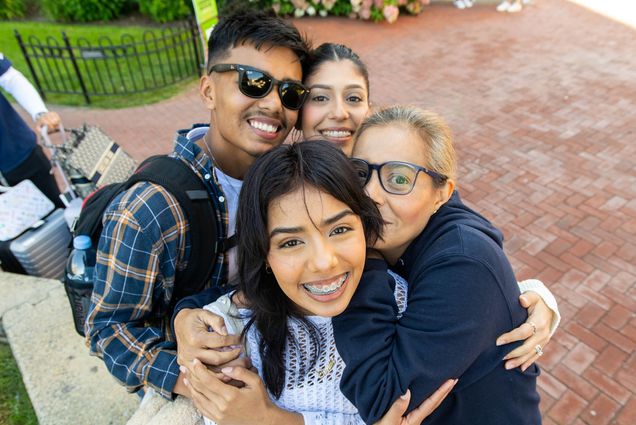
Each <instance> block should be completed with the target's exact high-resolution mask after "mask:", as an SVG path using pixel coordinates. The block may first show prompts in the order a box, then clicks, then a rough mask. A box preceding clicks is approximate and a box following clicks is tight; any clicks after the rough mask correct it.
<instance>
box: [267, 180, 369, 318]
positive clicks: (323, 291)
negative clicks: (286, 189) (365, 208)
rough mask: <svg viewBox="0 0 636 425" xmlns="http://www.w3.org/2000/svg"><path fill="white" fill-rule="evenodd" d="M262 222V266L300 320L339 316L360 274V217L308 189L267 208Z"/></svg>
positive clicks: (363, 251) (362, 248) (362, 243)
mask: <svg viewBox="0 0 636 425" xmlns="http://www.w3.org/2000/svg"><path fill="white" fill-rule="evenodd" d="M267 217H268V223H267V231H268V233H269V237H270V246H269V253H268V255H267V263H268V265H269V267H271V270H272V273H274V276H275V277H276V281H277V282H278V285H279V286H280V288H281V290H282V291H283V292H284V293H285V295H286V296H287V297H288V298H289V299H290V300H291V301H292V302H293V303H294V304H296V305H297V306H298V307H299V308H300V310H301V311H302V312H304V313H305V314H309V315H316V316H323V317H333V316H336V315H338V314H340V313H342V312H343V311H344V309H345V308H346V307H347V305H349V302H350V301H351V297H352V296H353V293H354V292H355V290H356V288H357V287H358V283H359V281H360V277H361V276H362V270H363V269H364V262H365V256H366V241H365V235H364V228H363V225H362V221H361V220H360V217H359V216H357V215H355V214H354V213H353V212H352V211H351V209H350V208H349V207H348V206H347V205H346V204H344V203H342V202H340V201H339V200H337V199H336V198H334V197H333V196H331V195H329V194H327V193H325V192H322V191H319V190H318V189H316V188H314V187H312V186H305V188H304V190H303V189H302V188H301V189H298V190H295V191H293V192H291V193H288V194H286V195H284V196H282V197H280V198H278V199H277V200H275V201H274V202H272V203H270V205H269V208H268V213H267Z"/></svg>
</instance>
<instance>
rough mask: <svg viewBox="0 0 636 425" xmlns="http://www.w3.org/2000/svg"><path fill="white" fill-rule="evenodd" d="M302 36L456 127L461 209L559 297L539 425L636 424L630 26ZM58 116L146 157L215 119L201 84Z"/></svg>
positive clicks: (343, 29) (359, 26)
mask: <svg viewBox="0 0 636 425" xmlns="http://www.w3.org/2000/svg"><path fill="white" fill-rule="evenodd" d="M297 25H298V26H299V27H301V28H302V29H303V30H305V31H307V32H308V33H309V34H311V35H312V36H313V37H314V39H315V40H316V41H326V40H332V41H333V40H335V41H339V42H343V43H346V44H348V45H350V46H352V47H353V48H354V49H355V50H356V51H358V52H359V53H360V56H361V57H362V58H363V59H364V60H365V61H366V62H367V63H368V64H369V68H370V73H371V80H372V87H371V90H372V93H371V94H372V100H373V101H374V102H375V103H376V104H386V103H393V102H404V103H415V104H418V105H423V106H426V107H429V108H432V109H434V110H437V111H439V112H441V113H442V114H443V115H444V116H445V117H446V118H447V119H448V121H449V122H450V124H451V125H452V127H453V129H454V131H455V135H456V140H457V146H458V151H459V155H460V160H461V165H462V166H461V169H460V177H459V186H460V189H461V191H462V192H463V195H464V197H465V199H467V200H468V201H469V202H470V203H472V204H473V205H477V207H478V209H479V210H480V211H482V212H483V213H485V215H486V216H488V217H490V218H491V219H493V221H494V222H495V223H496V224H497V225H499V226H501V227H502V228H503V229H504V231H505V233H506V237H507V245H506V249H507V252H508V254H509V255H510V257H511V258H512V261H513V263H514V266H515V269H516V270H517V272H518V276H519V278H527V277H539V278H541V279H543V280H544V281H545V282H546V283H548V284H549V286H550V287H551V289H552V290H553V291H554V293H555V294H556V295H557V298H558V300H559V304H560V308H561V312H562V313H563V322H562V324H561V328H560V330H559V331H558V332H557V334H556V335H555V337H554V339H553V341H552V342H551V343H550V344H549V345H548V347H547V348H546V350H545V351H546V355H545V356H544V357H543V358H542V359H541V362H540V364H541V366H542V368H543V374H542V375H541V377H540V379H539V386H540V388H541V396H542V400H543V401H542V409H543V411H544V423H545V424H547V425H549V424H610V423H611V424H620V425H634V424H636V354H635V351H636V350H635V348H636V314H635V312H636V284H635V283H636V261H635V260H636V55H635V54H634V48H635V46H636V31H635V30H634V29H631V28H629V27H626V26H623V25H622V24H619V23H616V22H614V21H611V20H609V19H607V18H604V17H601V16H599V15H595V14H593V13H592V12H590V11H588V10H586V9H583V8H580V7H578V6H575V5H573V4H571V3H568V2H565V1H557V0H536V1H535V3H533V4H532V5H531V6H529V7H528V8H526V10H524V12H523V13H520V14H516V15H506V14H498V13H496V12H495V11H494V6H481V7H475V8H473V9H471V10H465V11H459V10H457V9H454V8H453V7H452V6H450V5H435V6H432V7H429V8H427V9H425V13H424V14H422V15H421V16H419V17H417V18H400V20H399V21H398V23H397V24H395V25H373V24H367V23H361V22H353V21H349V20H344V19H324V20H323V19H315V20H300V21H297ZM57 110H58V111H60V112H61V113H62V115H63V118H64V121H65V122H66V124H67V125H68V126H77V125H79V124H80V123H81V122H83V121H87V122H90V123H94V124H99V125H100V126H102V127H103V128H104V129H105V130H106V131H107V132H108V133H109V134H110V135H111V136H113V137H114V138H115V139H116V140H117V141H118V142H120V143H121V144H122V145H123V146H124V147H125V148H126V149H127V150H128V151H129V152H131V153H132V154H133V155H134V156H135V157H137V158H143V157H144V156H147V155H149V154H151V153H155V152H166V151H169V150H170V146H171V137H172V133H173V131H174V130H175V129H176V128H180V127H186V126H188V125H189V123H190V122H194V121H200V122H205V121H206V118H207V113H206V111H205V110H204V109H203V108H202V106H201V103H200V101H199V99H198V95H197V93H196V89H195V88H194V87H193V88H192V89H191V90H189V91H188V92H187V93H184V94H183V95H180V96H178V97H176V98H174V99H171V100H169V101H166V102H162V103H160V104H157V105H152V106H147V107H140V108H131V109H127V110H117V111H103V110H90V109H72V108H62V107H60V108H57ZM512 425H514V424H512Z"/></svg>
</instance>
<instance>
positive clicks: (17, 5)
mask: <svg viewBox="0 0 636 425" xmlns="http://www.w3.org/2000/svg"><path fill="white" fill-rule="evenodd" d="M25 11H26V2H25V0H0V19H13V18H21V17H23V16H24V12H25Z"/></svg>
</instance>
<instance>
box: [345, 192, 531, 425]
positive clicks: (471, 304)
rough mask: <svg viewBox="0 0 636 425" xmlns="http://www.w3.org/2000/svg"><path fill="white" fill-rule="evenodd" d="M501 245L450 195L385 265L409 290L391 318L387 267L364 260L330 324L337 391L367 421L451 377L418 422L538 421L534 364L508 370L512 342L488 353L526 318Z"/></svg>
mask: <svg viewBox="0 0 636 425" xmlns="http://www.w3.org/2000/svg"><path fill="white" fill-rule="evenodd" d="M502 241H503V235H502V234H501V232H500V231H499V230H498V229H496V228H495V227H493V226H492V225H491V224H490V223H489V222H488V220H486V219H485V218H484V217H482V216H480V215H479V214H477V213H476V212H474V211H472V210H471V209H470V208H468V207H466V206H465V205H464V204H463V203H462V202H461V200H460V199H459V195H458V194H457V192H455V193H454V194H453V196H452V197H451V199H450V200H449V201H448V202H447V203H446V204H445V205H444V206H443V207H441V208H440V209H439V211H438V212H437V213H436V214H434V215H433V216H432V217H431V219H430V220H429V222H428V224H427V226H426V228H425V229H424V231H423V232H422V233H421V234H420V235H419V236H418V237H417V238H416V239H415V240H414V241H413V242H412V243H411V244H410V245H409V247H408V248H407V250H406V252H405V253H404V254H403V256H402V257H401V258H400V259H399V261H398V263H397V264H396V265H395V267H393V270H395V271H396V272H397V273H398V274H400V275H402V276H403V277H404V278H405V279H406V280H407V282H408V284H409V293H408V304H407V310H406V312H405V313H404V314H403V316H402V317H401V318H399V319H398V318H397V307H396V304H395V298H394V294H393V288H394V282H393V280H392V279H391V278H390V277H389V276H388V275H387V272H386V270H387V265H386V263H384V261H381V260H367V264H366V266H365V273H364V275H363V277H362V281H361V282H360V285H359V287H358V290H357V291H356V293H355V295H354V296H353V299H352V300H351V303H350V304H349V307H348V308H347V310H346V311H345V312H344V313H343V314H341V315H340V316H338V317H336V318H334V319H333V326H334V335H335V338H336V345H337V347H338V351H339V352H340V355H341V356H342V358H343V359H344V361H345V363H346V365H347V366H346V369H345V371H344V375H343V377H342V380H341V384H340V387H341V389H342V392H343V393H344V394H345V395H346V396H347V398H349V400H351V402H352V403H353V404H354V405H355V406H356V407H358V409H359V411H360V415H361V416H362V418H363V419H364V420H365V422H367V423H373V422H375V421H377V420H379V419H380V418H381V417H382V416H383V415H384V413H386V411H387V410H388V409H389V407H390V406H391V404H392V403H393V402H394V401H395V400H396V399H397V398H398V397H399V396H400V395H402V394H404V393H405V392H406V390H407V389H410V390H411V393H412V397H411V403H410V406H409V411H410V410H411V409H413V408H415V407H417V406H418V405H419V404H420V403H421V402H422V401H423V400H424V399H426V398H427V397H428V396H430V395H431V394H432V393H433V391H434V390H435V389H437V388H438V387H439V386H440V385H441V384H442V383H443V382H444V381H445V380H447V379H449V378H459V382H458V383H457V385H456V386H455V388H454V389H453V391H452V392H451V394H450V395H449V396H448V397H447V398H446V399H445V400H444V401H443V402H442V404H441V405H440V406H439V407H438V408H437V409H436V410H435V412H433V414H432V415H431V416H430V417H429V418H427V419H426V420H425V421H424V423H426V424H443V425H526V424H527V425H535V424H540V423H541V416H540V412H539V395H538V394H537V392H536V377H537V376H538V374H539V370H538V368H537V366H536V365H532V366H531V367H530V368H528V370H526V372H525V373H522V372H521V371H520V370H519V369H515V370H511V371H507V370H505V368H504V362H503V361H502V359H503V357H504V356H505V355H506V353H508V352H509V351H511V350H512V349H513V348H514V347H516V346H517V345H518V343H517V344H514V345H513V344H510V345H508V346H504V347H497V346H495V340H496V339H497V336H499V335H500V334H502V333H504V332H508V331H510V329H512V328H514V327H517V326H519V325H520V324H521V323H523V322H524V321H525V320H526V316H527V313H526V311H525V310H524V309H523V308H522V307H521V306H520V305H519V302H518V296H519V288H518V286H517V282H516V279H515V276H514V273H513V271H512V268H511V267H510V263H509V262H508V259H507V258H506V255H505V254H504V252H503V249H502Z"/></svg>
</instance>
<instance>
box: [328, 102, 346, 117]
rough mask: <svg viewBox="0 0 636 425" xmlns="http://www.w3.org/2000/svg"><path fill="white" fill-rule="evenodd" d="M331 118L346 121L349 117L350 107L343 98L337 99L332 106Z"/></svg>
mask: <svg viewBox="0 0 636 425" xmlns="http://www.w3.org/2000/svg"><path fill="white" fill-rule="evenodd" d="M331 118H333V119H335V120H340V121H344V120H346V119H348V118H349V109H348V108H347V105H346V104H345V102H343V100H342V99H336V101H335V102H334V103H333V107H332V108H331Z"/></svg>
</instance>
